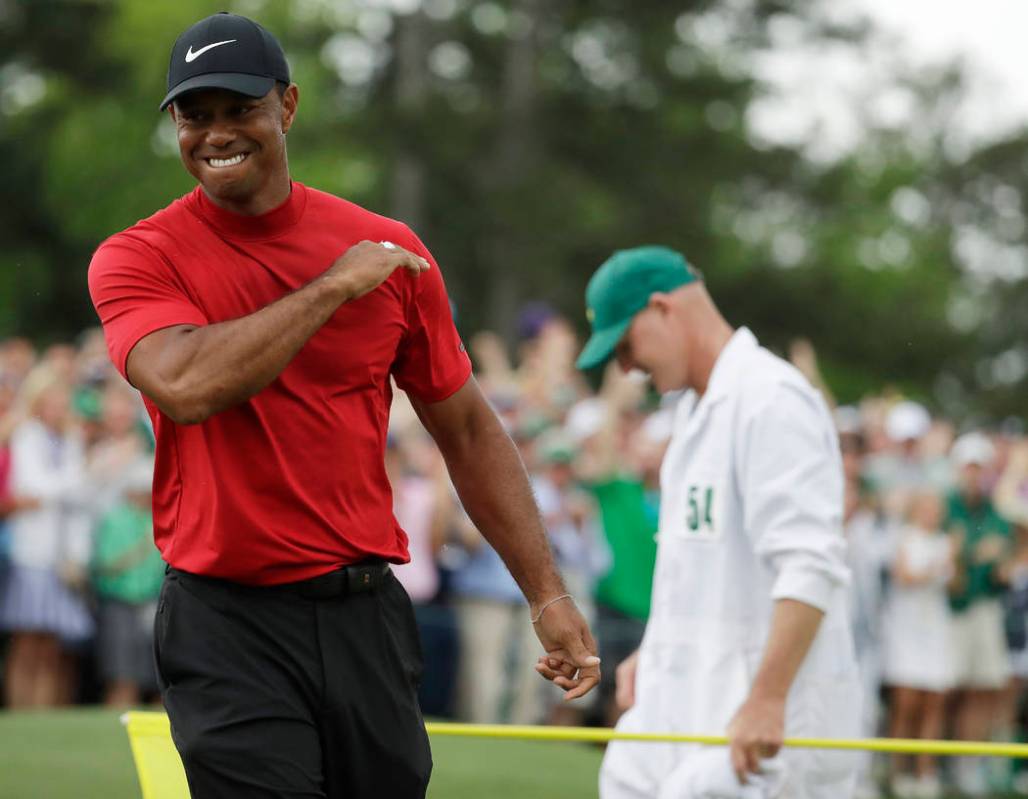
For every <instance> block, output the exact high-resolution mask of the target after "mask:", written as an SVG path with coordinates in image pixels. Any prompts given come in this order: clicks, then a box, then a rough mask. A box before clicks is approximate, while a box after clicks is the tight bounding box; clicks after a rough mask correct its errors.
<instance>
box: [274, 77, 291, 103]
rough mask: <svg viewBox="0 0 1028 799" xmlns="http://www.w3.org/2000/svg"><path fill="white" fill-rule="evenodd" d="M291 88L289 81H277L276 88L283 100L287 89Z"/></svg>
mask: <svg viewBox="0 0 1028 799" xmlns="http://www.w3.org/2000/svg"><path fill="white" fill-rule="evenodd" d="M288 88H289V84H288V83H283V82H282V81H280V80H277V81H275V90H276V91H277V92H278V97H279V99H280V100H281V99H282V98H283V97H285V96H286V89H288Z"/></svg>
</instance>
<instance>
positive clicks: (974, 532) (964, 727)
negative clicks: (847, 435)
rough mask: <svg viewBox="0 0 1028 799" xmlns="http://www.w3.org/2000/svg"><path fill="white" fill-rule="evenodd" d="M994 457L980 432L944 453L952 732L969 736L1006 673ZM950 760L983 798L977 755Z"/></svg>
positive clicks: (987, 719) (1003, 540)
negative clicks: (952, 474) (951, 482)
mask: <svg viewBox="0 0 1028 799" xmlns="http://www.w3.org/2000/svg"><path fill="white" fill-rule="evenodd" d="M994 454H995V453H994V450H993V446H992V443H991V442H990V441H989V439H988V438H987V437H986V436H984V435H982V434H981V433H968V434H966V435H964V436H961V437H960V438H959V439H957V441H956V442H955V443H954V445H953V449H952V451H951V453H950V457H951V460H952V461H953V467H954V469H955V470H956V479H957V487H956V490H955V491H954V493H953V494H952V495H951V496H950V497H949V499H948V513H947V519H946V529H947V531H948V532H949V533H950V535H953V536H954V537H955V540H954V545H955V547H956V551H957V558H956V568H955V570H954V575H953V579H952V581H951V583H950V607H951V608H952V610H953V630H952V653H953V678H954V687H955V688H956V689H957V690H958V691H959V692H960V698H959V703H958V705H957V710H956V724H955V732H956V735H957V737H958V738H961V739H964V740H969V741H980V740H988V739H989V738H990V737H991V734H992V733H993V731H994V726H995V721H996V718H997V712H996V711H997V702H998V701H999V700H1000V698H1001V696H1002V689H1003V688H1004V686H1005V685H1006V683H1007V681H1008V680H1009V679H1010V673H1011V671H1010V656H1009V653H1008V652H1007V644H1006V638H1005V635H1004V626H1003V605H1002V599H1001V595H1002V593H1003V591H1004V587H1003V585H1002V583H1001V582H1000V577H999V571H1000V564H1001V563H1002V562H1003V560H1004V559H1005V558H1006V557H1007V556H1008V554H1009V551H1010V544H1011V532H1010V525H1009V524H1008V523H1007V522H1006V520H1004V519H1003V518H1002V517H1001V516H1000V515H999V514H998V513H997V512H996V509H995V508H994V507H993V504H992V500H991V499H990V497H989V493H988V487H987V479H988V470H989V469H990V467H991V465H992V463H993V460H994ZM956 765H957V768H956V777H957V786H958V787H959V788H960V790H961V791H962V792H963V793H964V794H967V795H969V796H982V795H984V794H985V793H986V791H987V785H986V781H985V779H984V775H983V770H982V764H981V762H980V760H979V759H978V758H964V759H962V760H961V761H959V762H958V763H957V764H956Z"/></svg>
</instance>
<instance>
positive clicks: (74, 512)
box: [0, 367, 93, 707]
mask: <svg viewBox="0 0 1028 799" xmlns="http://www.w3.org/2000/svg"><path fill="white" fill-rule="evenodd" d="M70 396H71V395H70V391H69V388H68V386H67V385H66V384H65V383H64V381H63V380H62V379H61V377H60V376H59V375H57V374H56V373H54V372H52V371H49V370H48V369H47V368H46V367H40V368H39V369H37V370H36V371H34V372H33V373H32V374H30V375H29V376H28V378H26V380H25V384H24V385H23V387H22V396H21V397H20V400H21V402H22V403H23V406H24V412H25V421H23V422H21V423H20V424H19V425H18V427H17V428H16V429H15V430H14V432H13V434H12V435H11V478H10V480H11V492H12V494H14V495H15V496H18V497H20V498H22V499H23V500H24V502H23V509H21V510H19V511H18V512H16V513H14V514H12V515H11V517H10V530H11V571H10V575H9V579H8V581H7V583H6V584H5V586H4V589H3V592H2V595H0V629H3V630H6V631H8V632H10V633H11V643H10V648H9V650H8V657H7V666H6V674H5V678H4V688H5V694H6V697H5V698H6V702H7V705H8V707H41V706H50V705H55V704H60V703H62V702H65V701H69V700H70V698H71V697H70V693H71V686H72V684H73V679H72V678H73V673H72V671H71V668H70V664H71V659H70V657H69V656H68V647H69V646H74V645H77V644H81V643H82V642H84V641H86V640H87V639H89V638H90V637H91V636H92V634H93V619H92V617H91V615H90V613H89V611H88V609H87V607H86V604H85V602H84V601H83V599H82V597H81V595H80V593H79V592H78V591H76V590H75V589H76V588H82V587H84V585H85V579H86V564H87V563H88V562H89V553H90V529H89V517H88V515H87V514H86V513H85V512H84V511H83V503H82V496H81V485H82V477H83V470H84V467H83V456H82V444H81V441H80V440H79V438H78V436H77V435H76V434H75V431H74V429H73V426H72V422H71V403H70Z"/></svg>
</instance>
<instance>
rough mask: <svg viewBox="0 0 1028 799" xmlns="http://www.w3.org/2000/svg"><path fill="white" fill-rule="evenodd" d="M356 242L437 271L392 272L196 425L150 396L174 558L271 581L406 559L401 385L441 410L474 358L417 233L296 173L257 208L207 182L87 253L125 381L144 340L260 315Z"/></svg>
mask: <svg viewBox="0 0 1028 799" xmlns="http://www.w3.org/2000/svg"><path fill="white" fill-rule="evenodd" d="M362 239H369V240H371V241H382V240H388V241H393V242H396V243H397V244H399V245H401V246H403V247H406V248H407V249H409V250H411V251H412V252H416V253H418V254H420V255H422V256H424V257H425V258H427V259H428V260H429V261H430V262H432V268H431V269H430V270H429V271H428V272H425V273H424V274H422V275H421V277H420V278H414V277H412V276H411V275H410V274H409V273H408V272H407V271H406V270H405V269H397V270H396V271H395V272H393V274H392V275H391V276H390V277H389V279H388V280H386V281H385V283H383V284H382V285H381V286H380V287H378V288H377V289H375V290H374V291H372V292H370V293H368V294H366V295H365V296H363V297H361V298H360V299H358V300H355V301H353V302H349V303H346V304H344V305H342V306H340V308H339V310H338V311H336V313H335V314H334V315H333V317H332V318H331V319H330V320H329V321H328V322H327V323H326V324H325V325H324V326H323V327H322V328H321V329H320V330H319V331H318V332H317V333H315V334H314V336H312V337H311V339H310V340H309V341H308V342H307V344H306V345H304V347H303V348H302V349H301V350H300V352H299V353H297V355H296V357H294V358H293V360H292V361H291V362H290V363H289V365H288V366H287V367H286V368H285V369H284V370H283V372H282V373H281V375H279V377H278V378H277V379H276V380H275V381H274V382H273V383H271V385H269V386H268V387H267V388H265V389H264V390H263V391H261V392H260V393H258V394H257V395H256V396H254V397H253V398H251V399H250V400H248V401H246V402H244V403H242V404H241V405H238V406H236V407H234V408H230V409H228V410H226V411H222V412H221V413H218V414H215V415H214V416H212V417H211V418H210V419H208V420H207V421H206V422H203V423H202V424H197V425H178V424H175V423H174V422H173V421H172V420H171V419H169V418H168V417H167V416H165V415H164V414H163V413H161V412H160V410H158V408H157V407H156V406H155V405H154V404H153V403H152V402H151V401H150V400H149V399H147V398H145V397H144V400H146V407H147V410H148V411H149V413H150V418H151V419H152V420H153V425H154V432H155V434H156V437H157V463H156V468H155V474H154V495H153V507H154V537H155V540H156V542H157V546H158V548H159V549H160V551H161V554H162V555H163V557H164V559H165V561H167V562H168V563H170V564H171V565H172V566H174V567H176V568H180V569H183V570H185V571H190V572H194V573H197V574H205V575H210V576H215V577H222V578H226V579H230V580H236V581H239V582H244V583H252V584H259V585H271V584H275V583H282V582H290V581H293V580H302V579H305V578H308V577H313V576H315V575H318V574H322V573H324V572H327V571H331V570H332V569H334V568H337V567H338V566H340V565H343V564H346V563H352V562H355V561H359V560H362V559H365V558H369V557H380V558H385V559H387V560H390V561H393V562H396V563H401V562H406V561H407V560H408V554H407V537H406V535H405V534H404V532H403V530H401V529H400V527H399V525H398V524H397V523H396V521H395V519H394V518H393V513H392V495H391V491H390V487H389V482H388V480H387V478H386V473H385V467H384V465H383V452H384V449H385V438H386V429H387V426H388V422H389V406H390V402H391V399H392V392H391V389H390V380H389V378H390V375H392V376H393V377H394V378H395V379H396V382H397V385H399V386H400V387H401V388H402V389H404V390H405V391H407V392H409V393H410V394H411V395H412V396H415V397H417V398H419V399H421V400H424V401H426V402H436V401H439V400H442V399H445V398H446V397H448V396H450V395H451V394H453V393H454V392H455V391H457V390H458V389H459V388H460V387H461V386H463V385H464V383H465V382H466V381H467V379H468V377H469V375H470V374H471V363H470V361H469V359H468V356H467V355H466V353H465V352H464V348H463V346H462V345H461V342H460V339H459V337H458V335H457V331H456V329H455V328H454V325H453V319H452V317H451V315H450V306H449V301H448V299H447V295H446V288H445V286H444V285H443V279H442V275H441V274H440V272H439V268H438V266H437V265H436V264H435V262H434V261H433V259H432V256H431V254H430V253H429V252H428V250H427V249H426V248H425V246H424V245H423V244H422V243H421V242H420V241H419V240H418V238H417V236H415V235H414V234H413V233H412V232H411V231H410V229H408V228H407V227H406V226H405V225H403V224H401V223H399V222H396V221H394V220H391V219H387V218H385V217H381V216H378V215H376V214H373V213H371V212H369V211H366V210H364V209H363V208H360V207H358V206H356V205H353V204H352V203H349V202H346V201H345V200H341V199H339V198H337V197H333V196H331V195H329V194H325V193H323V192H319V191H315V190H314V189H310V188H307V187H305V186H303V185H301V184H299V183H293V191H292V193H291V194H290V197H289V199H288V200H287V201H286V202H285V203H283V204H282V205H281V206H279V207H278V208H276V209H274V210H273V211H270V212H269V213H267V214H264V215H262V216H258V217H248V216H240V215H238V214H234V213H231V212H229V211H225V210H223V209H221V208H218V207H217V206H215V205H214V204H213V203H211V201H210V200H209V199H208V198H207V196H206V195H205V194H204V193H203V191H202V190H201V189H200V188H199V187H198V188H197V189H196V190H194V191H193V192H192V193H190V194H188V195H186V196H185V197H182V198H180V199H178V200H176V201H175V202H173V203H172V204H171V205H169V206H168V207H167V208H165V209H163V210H161V211H158V212H157V213H156V214H154V215H153V216H151V217H150V218H149V219H145V220H143V221H142V222H139V223H138V224H136V225H134V226H132V227H131V228H129V229H128V230H125V231H123V232H121V233H118V234H116V235H114V236H112V237H111V238H109V239H108V240H107V241H105V242H104V243H103V244H101V245H100V248H99V249H98V250H97V251H96V254H95V255H94V256H93V261H92V263H91V264H90V267H89V290H90V294H91V295H92V298H93V304H94V305H95V307H96V310H97V314H98V315H99V316H100V320H101V322H102V323H103V327H104V333H105V335H106V337H107V345H108V348H109V350H110V353H111V358H112V359H113V360H114V363H115V365H116V366H117V367H118V369H119V370H120V371H121V372H122V374H125V361H126V359H127V358H128V354H129V352H130V351H131V350H132V348H133V347H134V346H135V345H136V343H137V342H138V341H139V340H140V339H141V338H143V337H144V336H146V335H148V334H150V333H152V332H154V331H155V330H159V329H161V328H165V327H170V326H172V325H182V324H189V325H207V324H214V323H217V322H223V321H226V320H229V319H237V318H239V317H241V316H246V315H247V314H251V313H253V312H254V311H257V310H258V309H260V308H262V307H264V306H266V305H268V304H269V303H272V302H274V301H275V300H278V299H279V298H281V297H282V296H283V295H285V294H287V293H288V292H291V291H295V290H296V289H299V288H301V287H303V286H304V285H305V284H307V283H309V282H310V281H311V280H313V279H314V278H315V277H317V276H318V275H320V274H321V273H322V272H324V271H325V270H326V269H327V268H328V267H329V266H330V265H331V264H332V262H333V261H334V260H335V259H336V258H337V257H338V256H339V255H341V254H342V253H343V252H345V251H346V250H347V248H349V247H350V246H351V245H353V244H356V243H357V242H359V241H361V240H362Z"/></svg>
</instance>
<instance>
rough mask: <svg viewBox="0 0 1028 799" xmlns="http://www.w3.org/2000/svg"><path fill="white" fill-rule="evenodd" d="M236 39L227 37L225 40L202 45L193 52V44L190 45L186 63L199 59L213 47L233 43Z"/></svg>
mask: <svg viewBox="0 0 1028 799" xmlns="http://www.w3.org/2000/svg"><path fill="white" fill-rule="evenodd" d="M234 41H236V39H226V40H225V41H223V42H215V43H214V44H208V45H206V46H205V47H201V48H200V49H199V50H197V51H196V52H195V53H194V52H193V45H189V49H188V50H187V51H186V63H187V64H189V63H191V62H193V61H196V59H198V58H199V57H200V56H202V55H203V54H204V53H206V52H207V51H208V50H210V49H211V48H212V47H221V46H222V45H223V44H231V43H232V42H234Z"/></svg>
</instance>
